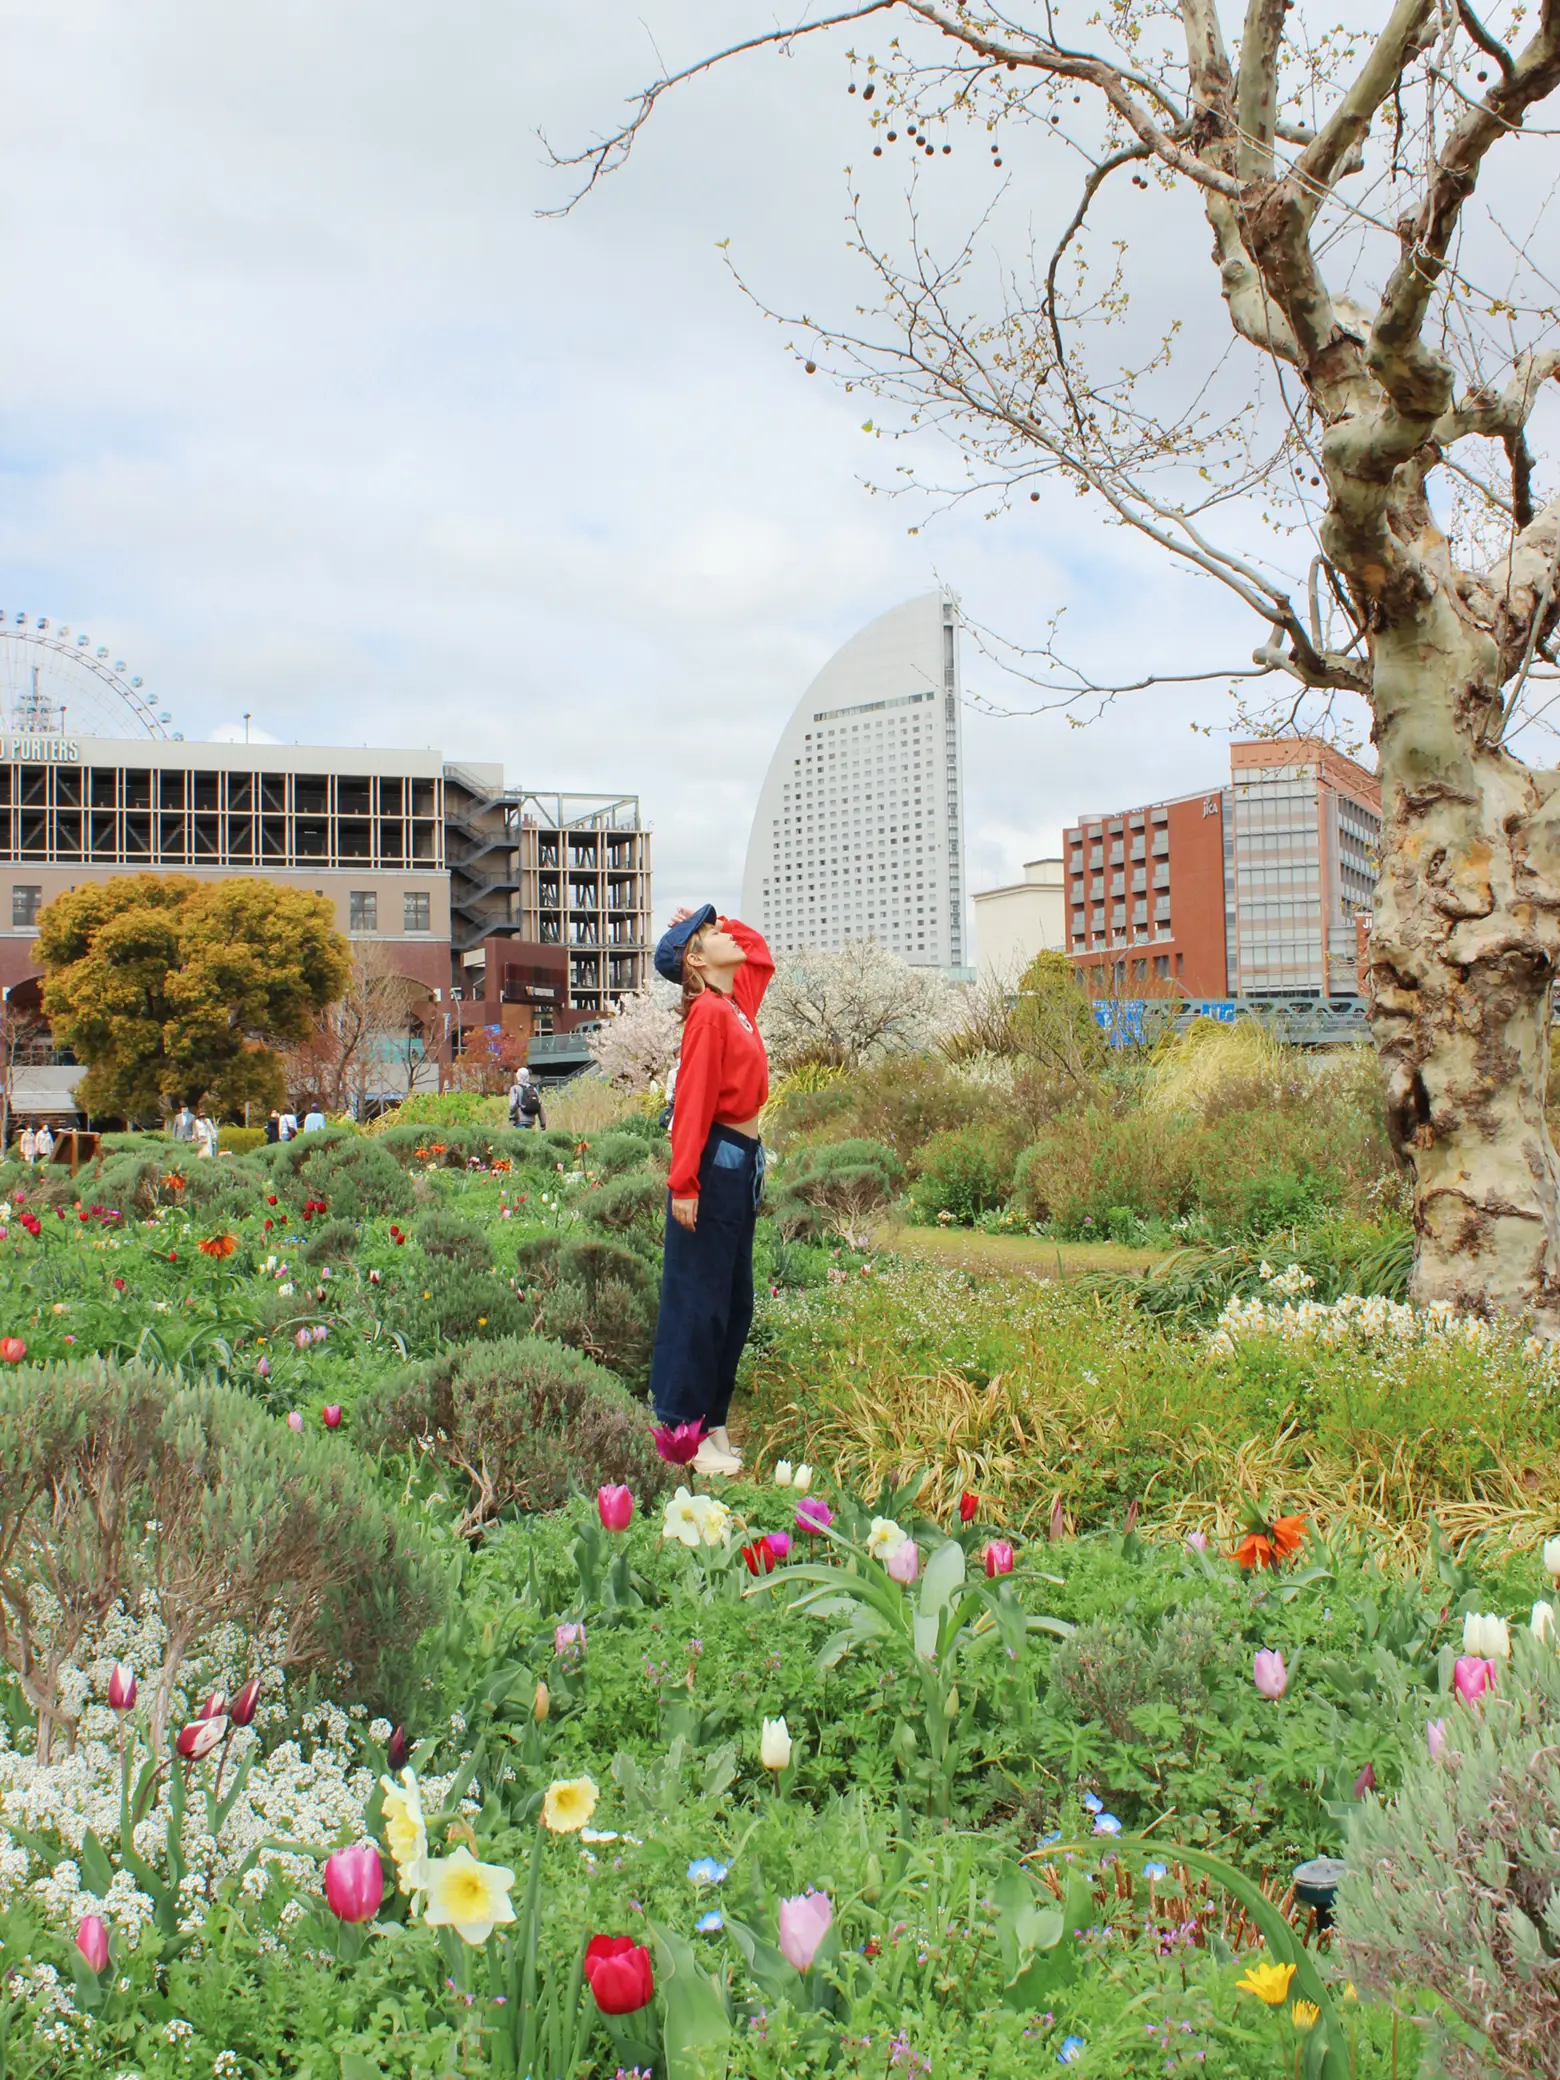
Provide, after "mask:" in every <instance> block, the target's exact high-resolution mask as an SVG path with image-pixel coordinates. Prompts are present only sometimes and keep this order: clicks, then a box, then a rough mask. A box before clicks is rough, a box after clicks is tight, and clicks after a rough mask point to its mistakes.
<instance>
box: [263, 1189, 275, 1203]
mask: <svg viewBox="0 0 1560 2080" xmlns="http://www.w3.org/2000/svg"><path fill="white" fill-rule="evenodd" d="M265 1203H266V1205H267V1206H274V1205H275V1204H276V1194H275V1192H272V1193H270V1194H269V1195H268V1197H267V1199H266V1202H265Z"/></svg>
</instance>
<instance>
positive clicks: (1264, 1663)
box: [1252, 1647, 1289, 1704]
mask: <svg viewBox="0 0 1560 2080" xmlns="http://www.w3.org/2000/svg"><path fill="white" fill-rule="evenodd" d="M1252 1677H1253V1680H1254V1681H1255V1683H1256V1686H1257V1695H1258V1696H1259V1697H1265V1698H1267V1700H1268V1701H1269V1703H1271V1704H1276V1703H1277V1702H1278V1700H1279V1698H1281V1697H1282V1696H1283V1694H1284V1692H1285V1691H1286V1690H1287V1689H1288V1688H1289V1671H1288V1669H1286V1668H1285V1666H1284V1657H1283V1655H1282V1654H1281V1653H1279V1651H1278V1649H1277V1648H1276V1647H1274V1648H1271V1649H1270V1648H1268V1647H1259V1648H1258V1649H1257V1658H1256V1662H1255V1664H1254V1666H1253V1670H1252Z"/></svg>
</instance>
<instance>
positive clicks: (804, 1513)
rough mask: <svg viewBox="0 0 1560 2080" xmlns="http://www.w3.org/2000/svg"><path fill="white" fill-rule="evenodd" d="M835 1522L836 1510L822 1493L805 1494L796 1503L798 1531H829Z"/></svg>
mask: <svg viewBox="0 0 1560 2080" xmlns="http://www.w3.org/2000/svg"><path fill="white" fill-rule="evenodd" d="M833 1522H834V1512H833V1510H832V1509H830V1507H829V1505H828V1504H827V1503H826V1502H825V1501H824V1499H823V1497H822V1496H821V1495H804V1496H803V1497H802V1499H801V1501H800V1502H799V1503H798V1504H797V1505H796V1528H797V1530H798V1531H813V1532H817V1531H827V1530H828V1528H829V1526H830V1525H831V1524H832V1523H833Z"/></svg>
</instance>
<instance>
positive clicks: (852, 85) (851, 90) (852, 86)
mask: <svg viewBox="0 0 1560 2080" xmlns="http://www.w3.org/2000/svg"><path fill="white" fill-rule="evenodd" d="M845 91H846V93H847V94H854V93H855V91H856V82H855V81H854V80H852V81H851V83H850V85H849V86H848V87H847V88H846V89H845Z"/></svg>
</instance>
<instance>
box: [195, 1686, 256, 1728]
mask: <svg viewBox="0 0 1560 2080" xmlns="http://www.w3.org/2000/svg"><path fill="white" fill-rule="evenodd" d="M259 1702H260V1678H259V1677H258V1676H251V1677H250V1678H249V1681H248V1682H247V1683H246V1684H245V1685H244V1687H243V1689H242V1690H240V1691H239V1693H238V1695H237V1696H236V1697H235V1698H234V1699H233V1702H232V1703H231V1704H230V1705H229V1706H228V1717H229V1718H230V1719H231V1720H232V1722H233V1724H234V1725H235V1726H247V1725H248V1724H249V1722H250V1720H251V1719H253V1717H254V1716H255V1706H256V1705H257V1704H258V1703H259ZM203 1716H204V1715H203Z"/></svg>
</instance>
